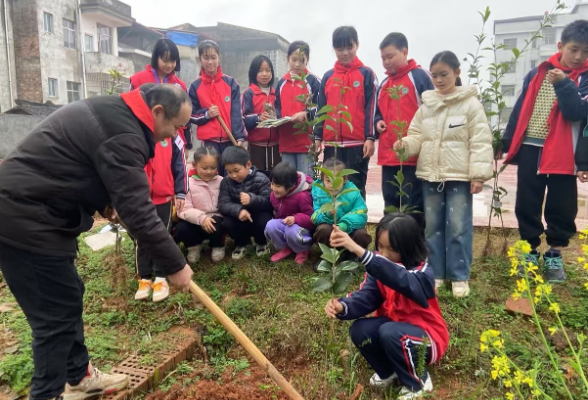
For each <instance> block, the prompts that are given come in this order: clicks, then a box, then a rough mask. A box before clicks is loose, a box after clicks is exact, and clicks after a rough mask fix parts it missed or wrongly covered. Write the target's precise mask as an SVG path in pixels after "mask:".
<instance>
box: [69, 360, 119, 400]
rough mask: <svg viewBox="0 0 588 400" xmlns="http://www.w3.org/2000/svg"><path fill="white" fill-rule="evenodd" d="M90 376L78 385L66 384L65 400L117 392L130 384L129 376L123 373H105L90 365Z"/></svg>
mask: <svg viewBox="0 0 588 400" xmlns="http://www.w3.org/2000/svg"><path fill="white" fill-rule="evenodd" d="M90 370H91V372H90ZM88 372H89V374H88V376H86V377H85V378H84V379H82V381H81V382H80V383H79V384H77V385H76V386H70V385H69V384H66V385H65V392H63V395H62V397H61V398H62V399H63V400H84V399H89V398H91V397H93V398H95V397H97V396H100V395H108V394H112V393H116V392H118V391H120V390H123V389H125V388H126V387H128V386H129V377H128V376H126V375H123V374H105V373H102V372H100V371H98V370H97V369H96V368H93V367H92V366H88Z"/></svg>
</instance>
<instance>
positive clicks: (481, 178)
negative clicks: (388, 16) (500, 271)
mask: <svg viewBox="0 0 588 400" xmlns="http://www.w3.org/2000/svg"><path fill="white" fill-rule="evenodd" d="M459 67H460V63H459V60H458V58H457V56H456V55H455V54H453V53H452V52H450V51H444V52H441V53H439V54H437V55H436V56H435V57H434V58H433V61H432V62H431V75H432V77H433V84H434V85H435V89H436V90H430V91H427V92H425V93H424V94H423V106H422V107H421V108H419V110H418V111H417V113H416V114H415V116H414V119H413V120H412V123H411V125H410V128H409V129H408V135H407V136H406V137H405V138H404V139H403V140H402V141H397V142H396V143H395V144H394V149H395V150H399V149H401V148H403V147H404V148H405V149H406V152H407V153H408V155H409V156H417V155H418V156H419V159H418V164H417V170H416V175H417V178H419V179H422V180H423V181H424V182H423V190H424V197H425V221H426V229H425V236H426V239H427V247H428V248H429V262H430V264H431V266H432V267H433V269H434V270H435V278H436V285H437V287H440V286H442V285H443V283H444V282H445V281H446V280H450V281H451V283H452V290H453V296H454V297H465V296H467V295H468V294H469V292H470V288H469V284H468V280H469V278H470V267H471V262H472V244H473V240H474V226H473V194H476V193H480V192H481V191H482V185H483V183H484V182H485V181H487V180H488V179H490V178H492V159H493V150H492V132H491V131H490V126H489V125H488V118H487V117H486V112H485V110H484V106H482V103H480V101H479V100H478V97H477V96H478V88H477V87H476V86H470V87H462V86H461V78H460V77H459V75H460V72H461V70H460V68H459Z"/></svg>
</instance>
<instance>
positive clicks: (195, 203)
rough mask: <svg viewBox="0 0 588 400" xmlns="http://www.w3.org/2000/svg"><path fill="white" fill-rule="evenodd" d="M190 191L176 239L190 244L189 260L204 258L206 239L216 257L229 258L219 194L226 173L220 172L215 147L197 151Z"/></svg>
mask: <svg viewBox="0 0 588 400" xmlns="http://www.w3.org/2000/svg"><path fill="white" fill-rule="evenodd" d="M192 166H193V167H194V169H193V170H191V171H190V172H189V173H188V175H189V176H190V191H189V193H188V196H187V197H186V204H185V205H184V209H183V210H182V211H181V212H180V213H179V214H178V217H180V218H181V221H180V222H179V223H178V225H177V226H176V234H175V239H176V242H177V243H181V242H183V243H184V245H185V246H186V247H187V248H188V257H187V258H188V262H190V263H196V262H198V261H200V253H201V252H202V242H204V241H205V240H209V241H210V247H211V248H212V261H213V262H220V261H222V260H223V259H224V258H225V232H224V230H223V218H222V217H221V216H220V214H219V212H218V194H219V190H220V185H221V181H222V180H223V178H222V177H220V176H219V175H218V172H217V166H218V153H217V152H216V150H214V149H213V148H212V147H200V148H198V149H197V150H196V152H195V153H194V162H193V163H192Z"/></svg>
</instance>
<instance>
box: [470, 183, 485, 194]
mask: <svg viewBox="0 0 588 400" xmlns="http://www.w3.org/2000/svg"><path fill="white" fill-rule="evenodd" d="M482 189H484V184H483V183H482V182H471V184H470V193H471V194H478V193H480V192H481V191H482Z"/></svg>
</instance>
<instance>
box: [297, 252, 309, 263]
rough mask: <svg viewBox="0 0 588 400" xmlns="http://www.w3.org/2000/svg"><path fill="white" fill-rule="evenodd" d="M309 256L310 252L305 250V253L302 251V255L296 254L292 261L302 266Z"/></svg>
mask: <svg viewBox="0 0 588 400" xmlns="http://www.w3.org/2000/svg"><path fill="white" fill-rule="evenodd" d="M309 254H310V250H306V251H303V252H302V253H298V254H296V258H295V259H294V261H296V264H299V265H302V264H304V263H305V262H306V260H308V255H309Z"/></svg>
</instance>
